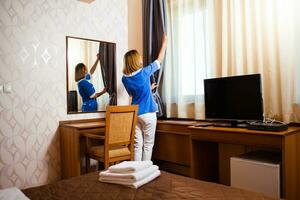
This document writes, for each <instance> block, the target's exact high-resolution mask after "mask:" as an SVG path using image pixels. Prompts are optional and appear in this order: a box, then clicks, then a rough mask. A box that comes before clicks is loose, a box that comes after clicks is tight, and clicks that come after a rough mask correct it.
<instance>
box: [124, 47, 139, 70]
mask: <svg viewBox="0 0 300 200" xmlns="http://www.w3.org/2000/svg"><path fill="white" fill-rule="evenodd" d="M140 57H141V55H140V54H139V52H138V51H137V50H131V51H128V52H127V53H126V54H125V55H124V69H123V73H124V74H126V75H130V74H132V73H133V72H135V71H137V70H139V69H140V68H141V67H142V63H141V62H140V59H141V58H140Z"/></svg>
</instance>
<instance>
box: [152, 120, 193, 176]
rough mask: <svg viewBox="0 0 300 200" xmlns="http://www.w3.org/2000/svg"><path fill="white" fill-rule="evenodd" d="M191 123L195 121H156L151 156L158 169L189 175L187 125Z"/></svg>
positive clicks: (188, 133) (188, 136)
mask: <svg viewBox="0 0 300 200" xmlns="http://www.w3.org/2000/svg"><path fill="white" fill-rule="evenodd" d="M192 124H195V121H176V120H159V121H158V123H157V128H156V135H155V145H154V147H153V156H152V158H153V159H154V162H155V163H156V164H158V165H159V167H160V169H163V170H166V171H169V172H174V173H177V174H182V175H185V176H190V166H191V151H190V146H191V145H190V130H189V129H188V128H187V127H188V126H190V125H192Z"/></svg>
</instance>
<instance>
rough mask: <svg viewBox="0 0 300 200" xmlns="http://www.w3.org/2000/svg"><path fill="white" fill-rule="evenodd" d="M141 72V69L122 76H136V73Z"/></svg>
mask: <svg viewBox="0 0 300 200" xmlns="http://www.w3.org/2000/svg"><path fill="white" fill-rule="evenodd" d="M141 70H142V68H140V69H138V70H136V71H135V72H132V73H131V74H128V75H127V74H123V75H124V76H125V77H131V76H134V75H136V74H137V73H139V72H140V71H141Z"/></svg>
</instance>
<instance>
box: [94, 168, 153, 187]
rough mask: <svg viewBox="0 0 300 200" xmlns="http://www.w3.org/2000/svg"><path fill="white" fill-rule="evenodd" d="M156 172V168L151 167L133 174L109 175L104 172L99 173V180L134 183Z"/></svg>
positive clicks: (108, 172) (109, 173)
mask: <svg viewBox="0 0 300 200" xmlns="http://www.w3.org/2000/svg"><path fill="white" fill-rule="evenodd" d="M157 170H158V166H156V165H151V166H150V167H148V168H146V169H143V170H140V171H138V172H134V173H128V174H120V173H111V172H110V171H109V170H106V171H103V172H100V173H99V175H100V177H101V180H108V181H122V182H127V183H134V182H136V181H139V180H142V179H144V178H145V177H147V176H149V175H150V174H152V173H154V172H155V171H157Z"/></svg>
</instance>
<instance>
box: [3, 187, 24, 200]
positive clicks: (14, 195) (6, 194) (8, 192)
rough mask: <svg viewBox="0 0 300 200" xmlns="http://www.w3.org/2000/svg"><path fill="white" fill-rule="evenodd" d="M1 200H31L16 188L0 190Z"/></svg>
mask: <svg viewBox="0 0 300 200" xmlns="http://www.w3.org/2000/svg"><path fill="white" fill-rule="evenodd" d="M0 199H5V200H29V198H27V197H26V196H25V195H24V194H23V193H22V192H21V190H20V189H18V188H16V187H12V188H6V189H2V190H0Z"/></svg>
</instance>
